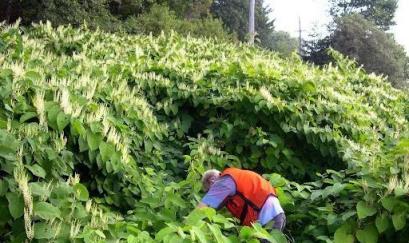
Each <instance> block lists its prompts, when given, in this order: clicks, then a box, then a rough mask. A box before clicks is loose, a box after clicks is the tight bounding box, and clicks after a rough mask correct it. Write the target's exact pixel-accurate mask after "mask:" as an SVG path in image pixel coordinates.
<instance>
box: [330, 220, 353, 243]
mask: <svg viewBox="0 0 409 243" xmlns="http://www.w3.org/2000/svg"><path fill="white" fill-rule="evenodd" d="M354 239H355V237H354V236H353V235H352V234H351V233H350V229H349V226H348V225H346V224H344V225H343V226H341V227H339V228H338V229H337V230H336V231H335V234H334V243H354Z"/></svg>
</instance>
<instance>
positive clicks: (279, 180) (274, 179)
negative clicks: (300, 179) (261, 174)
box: [269, 173, 287, 187]
mask: <svg viewBox="0 0 409 243" xmlns="http://www.w3.org/2000/svg"><path fill="white" fill-rule="evenodd" d="M269 179H270V183H271V185H273V186H274V187H283V186H285V185H286V184H287V182H286V180H285V179H284V177H282V176H281V175H279V174H276V173H273V174H271V176H270V178H269Z"/></svg>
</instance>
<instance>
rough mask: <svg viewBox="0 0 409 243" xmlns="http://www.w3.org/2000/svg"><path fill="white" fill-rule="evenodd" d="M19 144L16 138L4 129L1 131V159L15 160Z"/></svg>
mask: <svg viewBox="0 0 409 243" xmlns="http://www.w3.org/2000/svg"><path fill="white" fill-rule="evenodd" d="M18 147H19V142H18V141H17V140H16V139H15V137H14V136H13V135H12V134H10V133H9V132H8V131H6V130H4V129H0V157H3V158H4V159H7V160H15V158H16V152H17V149H18Z"/></svg>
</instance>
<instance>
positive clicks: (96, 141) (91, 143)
mask: <svg viewBox="0 0 409 243" xmlns="http://www.w3.org/2000/svg"><path fill="white" fill-rule="evenodd" d="M87 142H88V147H89V149H90V150H91V151H94V150H97V149H98V148H99V145H100V143H101V142H102V137H101V136H100V135H98V134H95V133H92V132H91V131H88V132H87Z"/></svg>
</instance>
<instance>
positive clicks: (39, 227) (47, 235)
mask: <svg viewBox="0 0 409 243" xmlns="http://www.w3.org/2000/svg"><path fill="white" fill-rule="evenodd" d="M56 233H57V232H56V230H55V229H54V228H53V227H51V225H50V224H47V223H42V222H37V223H35V224H34V238H35V239H37V240H41V239H51V238H53V237H54V235H55V234H56Z"/></svg>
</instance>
